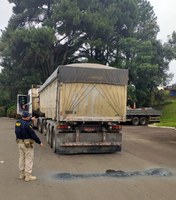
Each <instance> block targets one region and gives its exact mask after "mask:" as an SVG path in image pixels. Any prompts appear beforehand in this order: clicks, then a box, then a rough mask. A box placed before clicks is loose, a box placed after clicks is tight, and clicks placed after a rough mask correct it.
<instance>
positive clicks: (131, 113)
mask: <svg viewBox="0 0 176 200" xmlns="http://www.w3.org/2000/svg"><path fill="white" fill-rule="evenodd" d="M160 115H161V112H160V111H158V110H155V109H154V108H129V107H127V112H126V121H127V122H131V123H132V124H133V125H135V126H137V125H148V124H149V123H154V122H160Z"/></svg>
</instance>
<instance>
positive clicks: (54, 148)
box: [52, 133, 57, 153]
mask: <svg viewBox="0 0 176 200" xmlns="http://www.w3.org/2000/svg"><path fill="white" fill-rule="evenodd" d="M56 142H57V141H56V135H55V133H54V134H53V137H52V148H53V152H54V153H56Z"/></svg>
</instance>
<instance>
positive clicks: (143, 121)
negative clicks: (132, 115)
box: [139, 117, 147, 126]
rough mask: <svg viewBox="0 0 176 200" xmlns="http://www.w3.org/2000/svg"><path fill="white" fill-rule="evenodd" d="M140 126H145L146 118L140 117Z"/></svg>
mask: <svg viewBox="0 0 176 200" xmlns="http://www.w3.org/2000/svg"><path fill="white" fill-rule="evenodd" d="M139 121H140V122H139V123H140V125H142V126H145V125H147V118H146V117H140V120H139Z"/></svg>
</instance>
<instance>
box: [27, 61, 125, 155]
mask: <svg viewBox="0 0 176 200" xmlns="http://www.w3.org/2000/svg"><path fill="white" fill-rule="evenodd" d="M127 83H128V70H126V69H117V68H114V67H109V66H105V65H100V64H89V63H77V64H70V65H61V66H59V67H58V68H57V69H56V70H55V71H54V72H53V74H51V76H50V77H48V79H47V80H46V81H45V83H44V84H43V85H41V86H40V87H33V88H31V89H30V90H29V93H28V95H29V98H28V99H29V103H28V109H29V111H30V112H31V113H32V114H33V116H35V121H34V125H35V126H37V127H38V130H39V131H40V132H41V133H44V134H46V140H47V142H48V144H49V145H50V146H51V147H52V148H53V151H54V152H57V153H60V154H74V153H105V152H115V151H121V145H122V144H121V143H122V133H121V130H122V126H121V125H120V122H124V121H126V101H127Z"/></svg>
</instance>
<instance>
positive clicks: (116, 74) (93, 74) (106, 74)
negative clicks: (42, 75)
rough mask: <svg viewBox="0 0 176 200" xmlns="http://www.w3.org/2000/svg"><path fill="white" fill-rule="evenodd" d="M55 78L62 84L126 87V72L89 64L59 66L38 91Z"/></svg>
mask: <svg viewBox="0 0 176 200" xmlns="http://www.w3.org/2000/svg"><path fill="white" fill-rule="evenodd" d="M57 78H58V80H59V81H60V82H63V83H106V84H114V85H127V83H128V70H126V69H118V68H115V67H109V66H106V65H100V64H91V63H76V64H69V65H60V66H59V67H58V68H57V69H56V70H55V71H54V72H53V73H52V75H51V76H50V77H49V78H48V79H47V80H46V81H45V83H44V84H43V85H42V87H41V88H40V91H41V90H43V89H44V88H45V87H46V86H47V85H48V84H50V83H51V82H52V81H54V80H55V79H57Z"/></svg>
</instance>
